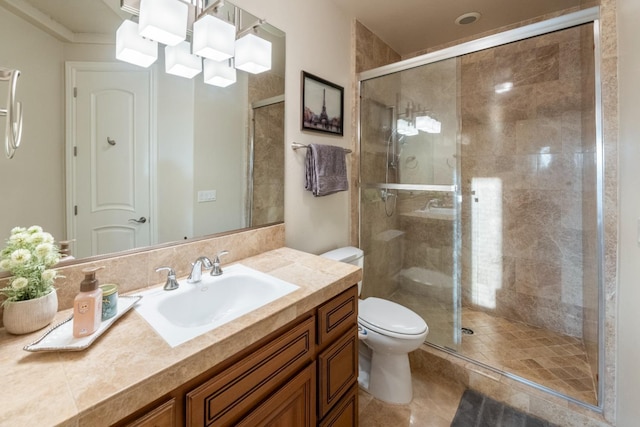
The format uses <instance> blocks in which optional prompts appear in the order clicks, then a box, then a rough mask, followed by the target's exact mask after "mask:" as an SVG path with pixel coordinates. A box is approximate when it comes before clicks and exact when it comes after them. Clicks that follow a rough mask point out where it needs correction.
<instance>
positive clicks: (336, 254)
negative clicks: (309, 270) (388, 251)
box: [320, 246, 364, 295]
mask: <svg viewBox="0 0 640 427" xmlns="http://www.w3.org/2000/svg"><path fill="white" fill-rule="evenodd" d="M320 256H321V257H325V258H329V259H332V260H335V261H340V262H345V263H347V264H352V265H355V266H356V267H360V268H364V252H363V251H362V249H359V248H356V247H354V246H345V247H344V248H338V249H334V250H332V251H329V252H325V253H323V254H321V255H320ZM361 290H362V280H361V281H359V282H358V295H360V291H361Z"/></svg>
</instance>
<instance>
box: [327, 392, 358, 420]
mask: <svg viewBox="0 0 640 427" xmlns="http://www.w3.org/2000/svg"><path fill="white" fill-rule="evenodd" d="M357 425H358V385H357V384H356V385H354V386H352V387H351V389H350V390H349V391H348V392H347V394H346V395H345V396H344V397H343V398H342V399H341V400H340V402H338V403H337V404H336V406H335V407H334V408H333V409H332V410H331V411H329V413H328V414H327V416H326V417H325V418H324V419H323V420H322V422H321V423H320V424H319V427H356V426H357Z"/></svg>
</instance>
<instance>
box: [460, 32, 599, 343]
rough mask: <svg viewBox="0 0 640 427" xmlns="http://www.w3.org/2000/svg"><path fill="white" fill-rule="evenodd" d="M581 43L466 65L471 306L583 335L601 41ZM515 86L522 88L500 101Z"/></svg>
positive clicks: (543, 45) (500, 50)
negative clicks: (591, 122) (586, 95)
mask: <svg viewBox="0 0 640 427" xmlns="http://www.w3.org/2000/svg"><path fill="white" fill-rule="evenodd" d="M581 34H582V31H581V29H580V28H571V29H568V30H564V31H560V32H556V33H552V34H548V35H544V36H541V37H536V38H533V39H527V40H523V41H520V42H517V43H511V44H508V45H504V46H499V47H496V48H494V49H490V50H485V51H481V52H477V53H473V54H470V55H466V56H463V57H462V58H461V59H460V61H461V63H460V65H461V82H460V83H461V85H460V92H459V93H460V103H461V111H462V113H461V115H462V117H461V118H462V146H461V154H462V169H461V174H462V176H461V183H462V192H463V203H462V272H461V274H462V287H463V289H462V292H463V293H462V295H463V304H465V305H471V306H474V307H476V308H479V309H483V310H487V311H490V312H493V313H495V314H497V315H499V316H503V317H506V318H509V319H513V320H520V321H524V322H526V323H529V324H531V325H536V326H540V327H543V328H547V329H550V330H554V331H557V332H560V333H565V334H568V335H572V336H577V337H581V336H582V333H583V332H582V331H583V318H584V313H583V307H584V301H583V298H584V295H583V286H582V282H583V273H582V271H583V243H584V241H583V234H584V233H585V231H584V230H583V222H584V221H583V201H582V199H583V179H587V178H584V177H583V173H582V170H583V163H584V162H585V159H587V160H588V159H592V158H593V155H592V154H593V151H594V149H593V144H594V143H595V140H592V141H590V143H588V144H587V142H586V141H587V139H586V138H584V136H586V135H582V133H583V127H584V125H583V123H586V122H588V120H583V119H584V117H583V116H586V115H587V114H588V111H584V107H587V106H586V105H583V104H584V102H583V95H582V90H581V89H582V86H583V80H584V79H587V78H588V76H587V75H585V76H583V71H582V69H583V68H582V59H581V53H583V50H584V49H583V46H584V45H585V44H586V45H587V46H593V41H592V40H583V39H582V38H581ZM588 60H589V58H587V59H585V61H588ZM592 60H593V54H592V53H591V61H592ZM507 82H510V83H512V84H513V88H512V89H511V90H509V91H505V92H502V93H497V91H496V89H497V85H500V84H504V83H507ZM591 82H593V80H591ZM591 117H593V116H591ZM590 153H591V154H590ZM590 185H591V186H592V185H593V184H592V183H590ZM465 202H466V203H465ZM593 214H594V212H593V211H590V212H584V216H585V217H589V216H593ZM585 240H589V239H585ZM589 262H591V261H589Z"/></svg>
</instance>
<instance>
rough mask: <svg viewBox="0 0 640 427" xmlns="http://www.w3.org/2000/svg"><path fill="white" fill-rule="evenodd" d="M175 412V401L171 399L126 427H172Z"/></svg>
mask: <svg viewBox="0 0 640 427" xmlns="http://www.w3.org/2000/svg"><path fill="white" fill-rule="evenodd" d="M175 410H176V400H175V399H171V400H170V401H168V402H166V403H164V404H162V405H160V406H158V407H157V408H156V409H154V410H152V411H150V412H148V413H147V414H146V415H144V416H142V417H140V418H138V419H137V420H135V421H134V422H132V423H130V424H127V427H174V426H175V419H176V416H175Z"/></svg>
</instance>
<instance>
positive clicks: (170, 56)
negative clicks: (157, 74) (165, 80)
mask: <svg viewBox="0 0 640 427" xmlns="http://www.w3.org/2000/svg"><path fill="white" fill-rule="evenodd" d="M164 56H165V57H164V69H165V71H166V72H167V73H169V74H174V75H176V76H180V77H186V78H188V79H190V78H193V76H195V75H196V74H199V73H200V72H201V71H202V59H200V57H198V56H196V55H192V54H191V45H189V42H180V43H178V44H177V45H175V46H166V47H165V48H164Z"/></svg>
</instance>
